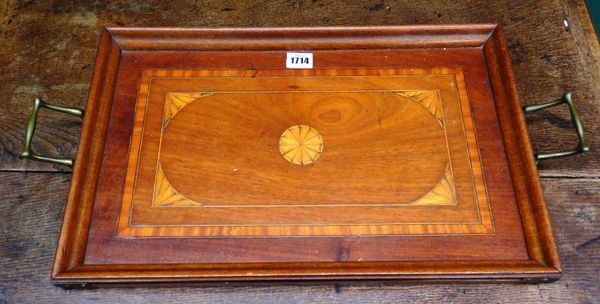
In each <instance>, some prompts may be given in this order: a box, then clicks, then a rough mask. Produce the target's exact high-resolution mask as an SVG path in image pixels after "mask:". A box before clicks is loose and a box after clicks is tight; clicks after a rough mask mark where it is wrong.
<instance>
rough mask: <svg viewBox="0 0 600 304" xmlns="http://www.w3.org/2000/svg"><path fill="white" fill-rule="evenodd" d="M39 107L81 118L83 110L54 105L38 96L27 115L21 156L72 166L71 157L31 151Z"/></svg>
mask: <svg viewBox="0 0 600 304" xmlns="http://www.w3.org/2000/svg"><path fill="white" fill-rule="evenodd" d="M40 108H46V109H49V110H53V111H57V112H61V113H66V114H70V115H73V116H77V117H80V118H83V114H84V111H83V110H81V109H78V108H70V107H61V106H56V105H51V104H48V103H45V102H44V101H43V100H41V99H40V98H36V99H35V103H34V104H33V111H32V112H31V116H30V117H29V122H28V123H27V131H26V132H25V143H24V144H23V152H22V153H21V157H24V158H29V159H33V160H37V161H43V162H48V163H53V164H59V165H64V166H68V167H73V161H74V160H73V159H70V158H53V157H48V156H43V155H39V154H36V153H35V152H33V151H31V140H32V139H33V134H34V133H35V127H36V125H37V116H38V111H39V110H40Z"/></svg>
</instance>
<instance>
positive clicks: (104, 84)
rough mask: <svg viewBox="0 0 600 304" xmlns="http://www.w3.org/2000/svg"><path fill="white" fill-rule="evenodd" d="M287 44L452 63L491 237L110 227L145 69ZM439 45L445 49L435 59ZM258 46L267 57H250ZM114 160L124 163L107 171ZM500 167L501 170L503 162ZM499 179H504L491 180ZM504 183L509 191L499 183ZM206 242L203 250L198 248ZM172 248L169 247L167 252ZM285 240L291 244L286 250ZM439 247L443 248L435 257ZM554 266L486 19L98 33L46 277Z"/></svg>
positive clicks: (503, 61)
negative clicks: (226, 234)
mask: <svg viewBox="0 0 600 304" xmlns="http://www.w3.org/2000/svg"><path fill="white" fill-rule="evenodd" d="M288 50H310V51H313V52H314V53H317V54H319V53H320V54H322V55H323V58H324V57H327V58H330V61H327V64H324V65H322V66H320V65H319V63H318V62H317V63H316V64H315V68H354V67H355V66H348V65H350V64H349V62H351V61H352V59H353V58H356V55H357V54H362V55H365V56H371V57H370V58H373V60H372V61H371V62H370V63H368V64H364V63H363V66H360V67H378V68H390V67H393V68H406V67H410V65H411V62H409V61H404V62H403V61H402V60H400V59H397V61H396V63H395V64H394V65H393V66H387V65H386V63H387V62H389V61H385V60H383V59H381V58H383V56H384V55H389V54H392V53H393V52H398V53H402V52H411V54H413V53H414V54H417V55H419V56H421V57H420V58H423V62H422V63H421V64H424V65H425V66H433V67H439V66H454V67H457V68H461V69H463V70H464V71H465V74H466V76H465V78H466V79H467V91H468V92H469V94H470V97H471V100H472V103H473V104H472V105H471V107H472V109H475V111H474V112H475V113H476V114H475V127H476V128H477V131H478V132H477V134H478V137H479V140H480V141H479V143H480V149H481V153H482V156H481V159H482V163H483V165H484V166H483V167H484V170H483V171H484V175H485V178H486V181H487V182H488V185H491V186H490V189H489V195H490V204H491V209H492V212H493V214H494V224H495V228H496V230H495V233H493V234H490V235H486V236H469V235H467V236H451V237H432V236H413V237H403V238H394V237H386V238H378V237H371V238H370V237H366V238H359V239H356V238H348V237H331V238H321V239H315V238H311V237H306V238H299V239H293V240H290V239H286V238H279V239H274V240H273V239H271V240H265V239H261V238H249V239H243V240H239V239H234V240H233V241H235V242H232V241H231V240H224V239H213V240H206V239H200V240H194V241H188V239H186V241H188V242H186V243H181V242H180V241H179V240H177V239H171V238H164V239H161V240H155V239H143V240H140V239H135V238H133V239H132V238H127V237H122V236H118V235H117V224H118V220H117V218H118V215H119V212H120V210H119V208H118V206H119V205H120V203H121V197H122V195H123V186H124V182H125V172H124V171H125V170H122V168H126V167H127V158H126V157H125V158H124V157H123V156H124V155H127V153H128V149H129V145H130V140H131V132H132V131H133V117H134V102H135V99H136V98H135V95H136V89H137V87H138V84H139V81H140V75H141V74H142V73H141V72H142V70H147V69H149V68H150V69H151V68H154V69H157V68H160V67H164V66H169V67H170V68H174V69H176V68H180V69H190V68H193V69H202V68H221V69H248V68H256V69H274V68H281V67H280V66H279V65H280V64H281V63H274V60H273V58H275V59H276V58H280V57H282V56H283V57H285V52H286V51H288ZM440 52H444V56H442V57H443V58H442V57H440V56H439V55H440ZM261 53H262V54H263V55H265V56H264V57H269V58H270V59H271V60H270V61H269V62H265V61H264V60H262V59H260V58H262V57H261V56H262V55H260V54H261ZM202 54H204V55H206V54H209V55H210V56H213V55H217V54H218V55H219V56H220V57H219V59H218V60H215V61H204V62H198V61H190V59H197V58H196V56H200V57H201V56H202ZM169 55H171V56H169ZM266 55H268V56H266ZM332 55H335V56H332ZM210 56H209V57H210ZM256 56H258V58H259V59H258V62H259V64H258V65H259V66H258V67H257V66H254V65H253V64H252V63H256V61H254V62H252V61H253V60H250V59H252V58H256ZM204 58H208V57H204ZM228 59H229V60H228ZM233 59H236V60H233ZM391 61H393V60H391ZM182 62H185V63H186V64H185V65H182ZM282 62H283V61H282ZM441 63H445V64H441ZM403 64H404V66H403ZM412 64H414V63H412ZM364 65H370V66H364ZM356 67H359V66H356ZM486 94H488V95H486ZM486 100H493V101H494V102H493V105H490V104H487V105H486V104H483V102H484V101H486ZM490 106H491V107H490ZM483 109H485V110H488V111H486V112H483V111H481V110H483ZM478 110H479V111H478ZM496 134H500V135H501V136H497V135H496ZM486 166H492V167H486ZM116 168H121V170H120V171H123V172H120V171H114V169H116ZM504 168H506V170H507V171H502V170H504ZM495 169H497V170H495ZM503 172H504V173H505V175H506V176H504V177H503V176H501V174H502V173H503ZM506 173H508V174H506ZM496 185H502V186H506V185H509V186H510V187H509V188H502V187H500V186H498V188H502V189H495V187H496ZM506 189H510V190H512V191H513V193H508V194H506V193H504V192H503V191H500V190H504V191H506ZM505 200H506V201H509V203H505V202H504V201H505ZM510 202H512V203H510ZM503 204H506V206H509V207H510V206H513V205H511V204H515V205H514V209H515V210H516V211H514V212H513V211H510V210H509V211H506V210H504V209H502V208H500V209H498V208H499V207H500V206H504V205H503ZM511 208H512V207H511ZM511 208H507V209H511ZM515 223H520V224H521V226H518V225H515ZM184 244H185V245H184ZM207 244H210V245H211V246H212V247H206V246H207ZM234 244H235V245H234ZM424 244H428V246H429V247H428V248H429V251H431V248H436V249H437V250H433V251H434V252H428V251H423V250H420V249H419V248H425V247H423V246H425V245H424ZM309 245H310V246H312V247H311V248H310V249H315V248H317V251H319V249H321V251H320V252H319V253H318V254H316V253H308V252H307V251H304V248H303V247H302V246H309ZM182 246H184V247H182ZM232 246H238V247H239V248H244V250H246V249H248V251H250V253H249V255H247V256H243V255H241V254H240V251H239V248H238V247H232ZM299 246H300V247H299ZM273 247H275V248H277V249H278V250H279V251H280V252H282V254H280V255H274V252H273V251H272V250H271V249H270V248H273ZM167 248H171V251H168V250H167ZM173 248H176V249H177V250H178V251H177V252H173V251H172V249H173ZM200 248H204V249H205V251H204V252H203V255H202V256H194V255H193V252H196V253H197V252H198V250H199V249H200ZM400 248H404V250H405V252H401V250H399V249H400ZM292 249H293V250H296V251H297V252H295V253H292V251H293V250H292ZM340 249H343V250H342V251H340ZM153 250H154V252H152V251H153ZM227 250H229V251H230V252H228V251H227ZM385 250H388V251H385ZM449 251H450V252H453V253H454V254H452V255H448V254H444V252H446V253H447V252H449ZM340 252H341V254H340ZM157 254H160V256H157ZM368 254H371V255H368ZM560 274H561V268H560V262H559V258H558V254H557V250H556V246H555V243H554V240H553V237H552V230H551V225H550V221H549V218H548V213H547V209H546V205H545V202H544V199H543V196H542V192H541V185H540V183H539V178H538V175H537V169H536V167H535V162H534V160H533V153H532V151H531V147H530V143H529V139H528V135H527V132H526V128H525V123H524V119H523V116H522V113H521V110H520V104H519V101H518V97H517V93H516V89H515V83H514V77H513V74H512V71H511V67H510V60H509V58H508V54H507V49H506V45H505V41H504V38H503V35H502V32H501V30H500V29H499V27H498V26H497V25H447V26H401V27H351V28H264V29H256V28H250V29H176V28H173V29H151V28H112V29H107V30H106V31H105V32H104V34H103V36H102V39H101V43H100V48H99V52H98V57H97V62H96V67H95V71H94V76H93V80H92V85H91V88H90V93H89V97H88V105H87V111H86V117H85V119H84V123H83V129H82V133H81V138H80V143H79V150H78V153H77V161H76V165H75V170H74V173H73V179H72V182H71V188H70V192H69V197H68V201H67V206H66V209H65V216H64V220H63V225H62V229H61V234H60V238H59V243H58V247H57V252H56V259H55V263H54V268H53V272H52V280H53V282H54V283H56V284H59V285H73V286H77V285H79V284H88V283H94V284H137V283H152V284H159V283H184V282H185V283H217V282H220V283H224V282H277V281H284V282H287V281H331V280H333V281H356V280H361V281H362V280H376V281H389V280H438V281H447V280H482V279H486V280H525V281H549V280H555V279H558V278H559V277H560Z"/></svg>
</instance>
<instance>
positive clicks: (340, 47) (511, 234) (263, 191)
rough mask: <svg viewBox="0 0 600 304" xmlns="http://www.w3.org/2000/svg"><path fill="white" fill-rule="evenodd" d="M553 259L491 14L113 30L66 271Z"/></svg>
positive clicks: (260, 273) (556, 270) (211, 272)
mask: <svg viewBox="0 0 600 304" xmlns="http://www.w3.org/2000/svg"><path fill="white" fill-rule="evenodd" d="M289 52H295V53H301V55H300V56H306V54H312V58H311V59H310V64H312V68H306V66H304V67H305V68H286V63H287V65H290V64H291V63H298V64H306V61H307V59H301V60H298V59H290V58H294V57H293V56H292V57H290V58H288V57H289V56H290V54H288V53H289ZM303 58H304V57H303ZM293 60H295V62H294V61H293ZM560 272H561V270H560V263H559V258H558V255H557V251H556V247H555V244H554V240H553V238H552V231H551V228H550V222H549V219H548V214H547V211H546V206H545V203H544V199H543V197H542V192H541V188H540V183H539V180H538V176H537V171H536V167H535V163H534V159H533V153H532V151H531V148H530V144H529V139H528V136H527V133H526V129H525V125H524V120H523V115H522V112H521V109H520V105H519V101H518V98H517V94H516V90H515V84H514V79H513V75H512V72H511V67H510V61H509V58H508V56H507V51H506V46H505V42H504V38H503V36H502V32H501V30H500V29H499V28H498V27H497V26H496V25H459V26H406V27H352V28H264V29H256V28H253V29H147V28H145V29H142V28H113V29H107V30H106V31H105V32H104V34H103V36H102V40H101V44H100V49H99V54H98V59H97V63H96V67H95V72H94V78H93V81H92V85H91V88H90V94H89V100H88V105H87V110H86V115H85V119H84V122H83V130H82V134H81V140H80V143H79V150H78V153H77V161H76V164H75V169H74V173H73V180H72V183H71V190H70V194H69V198H68V202H67V207H66V211H65V217H64V222H63V226H62V231H61V235H60V240H59V244H58V249H57V252H56V260H55V264H54V270H53V273H52V279H53V281H54V282H55V283H57V284H63V285H64V284H67V285H68V284H85V283H113V284H114V283H207V282H221V283H225V282H275V281H277V282H282V281H313V282H314V281H323V280H333V281H355V280H378V281H388V280H440V281H441V280H482V279H485V280H507V279H508V280H527V281H547V280H554V279H557V278H559V277H560Z"/></svg>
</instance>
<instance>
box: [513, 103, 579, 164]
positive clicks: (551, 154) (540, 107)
mask: <svg viewBox="0 0 600 304" xmlns="http://www.w3.org/2000/svg"><path fill="white" fill-rule="evenodd" d="M563 103H566V104H567V105H569V110H570V111H571V120H572V121H573V126H574V127H575V131H577V137H579V144H577V148H575V149H574V150H569V151H558V152H546V153H536V154H535V160H544V159H550V158H558V157H565V156H571V155H577V154H581V153H583V152H587V151H589V150H590V147H589V146H588V145H587V144H586V143H585V138H584V136H583V124H582V123H581V118H580V117H579V113H578V112H577V109H575V104H574V103H573V100H572V99H571V92H566V93H565V95H563V97H562V98H559V99H557V100H553V101H551V102H547V103H542V104H536V105H529V106H524V107H523V111H524V112H525V114H527V113H531V112H535V111H539V110H543V109H546V108H550V107H554V106H558V105H561V104H563Z"/></svg>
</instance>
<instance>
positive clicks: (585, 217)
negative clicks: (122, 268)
mask: <svg viewBox="0 0 600 304" xmlns="http://www.w3.org/2000/svg"><path fill="white" fill-rule="evenodd" d="M69 180H70V174H67V173H19V172H11V173H0V191H2V193H3V196H2V199H0V214H2V216H0V228H1V231H2V233H3V236H2V237H1V238H0V303H65V302H77V303H124V302H127V303H155V302H174V301H178V302H181V303H185V302H190V303H191V302H194V303H197V302H204V303H223V302H225V303H238V302H243V303H265V302H284V303H288V302H300V303H302V302H306V303H330V302H342V303H350V302H357V303H397V302H398V301H402V302H411V303H432V302H433V303H438V302H444V303H465V302H469V303H473V302H474V303H549V302H551V303H597V302H599V301H600V289H598V285H599V284H600V240H599V236H600V222H599V221H598V218H600V206H599V205H598V204H597V202H598V201H599V200H600V179H544V180H543V185H544V188H545V195H546V198H547V200H548V205H549V209H550V213H551V216H552V218H553V223H554V228H555V235H556V239H557V243H558V245H559V250H560V253H561V258H562V262H563V265H564V276H563V278H562V279H561V280H559V281H558V282H556V283H552V284H541V285H515V284H436V285H433V284H413V285H406V284H394V285H377V286H368V285H349V286H348V285H345V286H338V287H335V286H331V285H317V286H311V287H308V286H270V287H264V286H263V287H256V286H255V287H251V286H248V287H204V288H136V289H122V288H109V289H97V290H70V291H65V290H63V289H61V288H58V287H54V286H53V285H51V284H50V282H49V276H50V269H51V264H52V259H53V257H54V248H55V246H56V238H57V235H58V231H59V227H60V222H61V217H62V210H63V206H64V201H65V200H66V196H67V189H68V183H69Z"/></svg>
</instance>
